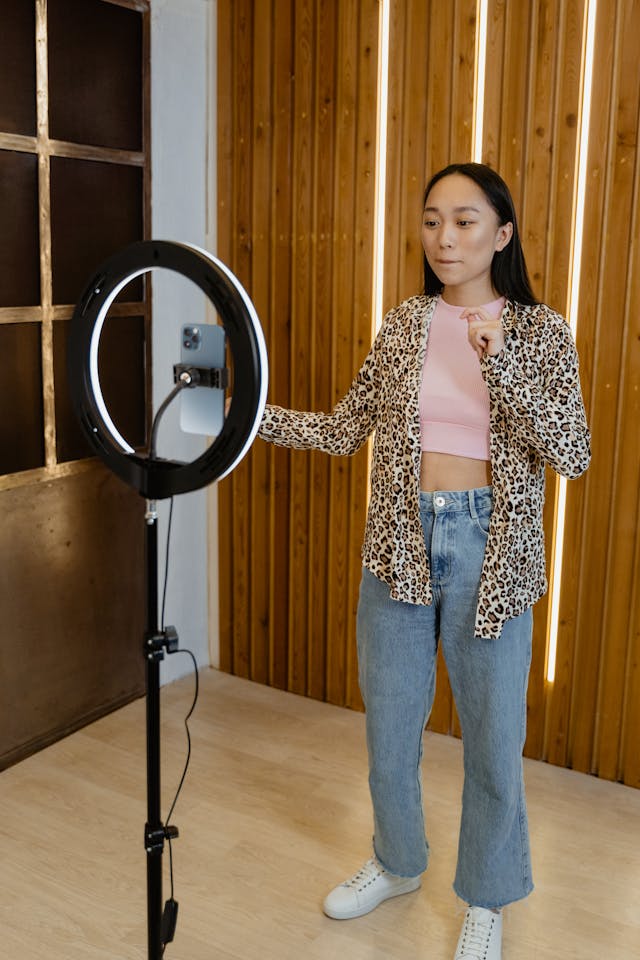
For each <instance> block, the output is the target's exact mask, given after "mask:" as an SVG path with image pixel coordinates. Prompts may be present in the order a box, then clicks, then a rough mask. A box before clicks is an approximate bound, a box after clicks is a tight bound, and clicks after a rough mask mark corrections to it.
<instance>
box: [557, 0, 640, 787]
mask: <svg viewBox="0 0 640 960" xmlns="http://www.w3.org/2000/svg"><path fill="white" fill-rule="evenodd" d="M639 35H640V6H639V5H638V3H637V2H635V0H616V2H611V3H607V4H605V3H601V4H600V5H599V9H598V20H597V24H596V32H595V38H596V39H595V64H594V85H593V108H592V119H591V130H590V146H589V160H588V168H587V200H586V203H585V234H584V247H583V267H582V275H581V279H582V283H581V289H580V315H579V326H578V348H579V350H580V354H581V358H582V382H583V387H584V392H585V399H586V402H587V405H588V413H589V419H590V423H591V428H592V433H593V463H592V466H591V468H590V470H589V472H588V474H587V475H586V477H585V481H584V483H582V482H580V483H578V484H576V485H574V484H570V487H569V500H568V514H567V537H568V543H569V551H568V555H567V557H566V562H565V565H564V570H563V592H562V608H561V629H560V636H559V657H558V673H557V679H556V683H555V684H554V686H553V688H551V689H550V690H549V697H548V701H549V702H548V716H547V737H546V743H545V756H546V757H547V758H548V759H549V760H551V761H553V762H554V763H559V764H562V765H567V766H571V767H573V768H575V769H578V770H584V771H589V772H592V773H597V774H598V775H600V776H602V777H605V778H607V779H620V780H623V781H624V782H625V783H627V784H630V785H633V786H636V787H638V786H640V697H639V694H640V686H639V682H638V681H639V671H638V666H639V663H640V592H639V590H638V582H639V578H640V433H639V426H638V424H639V423H640V319H639V317H640V286H639V283H640V276H639V274H640V263H639V260H638V256H639V254H638V250H639V246H638V240H639V237H638V230H639V223H638V193H639V190H640V168H639V166H640V160H639V155H638V147H637V143H638V117H639V111H640V75H639V73H638V67H637V38H638V36H639Z"/></svg>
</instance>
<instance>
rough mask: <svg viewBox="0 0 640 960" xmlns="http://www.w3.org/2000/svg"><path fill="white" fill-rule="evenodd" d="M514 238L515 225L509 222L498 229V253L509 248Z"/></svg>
mask: <svg viewBox="0 0 640 960" xmlns="http://www.w3.org/2000/svg"><path fill="white" fill-rule="evenodd" d="M512 236H513V224H512V223H511V221H510V220H509V221H508V223H503V224H501V226H499V227H498V233H497V236H496V253H499V252H500V250H504V248H505V247H506V246H507V244H508V243H509V241H510V240H511V237H512Z"/></svg>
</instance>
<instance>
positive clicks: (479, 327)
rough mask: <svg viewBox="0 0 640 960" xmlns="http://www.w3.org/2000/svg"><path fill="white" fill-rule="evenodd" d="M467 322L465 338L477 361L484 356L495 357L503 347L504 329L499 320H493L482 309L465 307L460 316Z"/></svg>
mask: <svg viewBox="0 0 640 960" xmlns="http://www.w3.org/2000/svg"><path fill="white" fill-rule="evenodd" d="M460 319H461V320H463V319H464V320H467V321H468V329H467V336H468V338H469V343H470V344H471V346H472V347H473V349H474V350H475V352H476V354H477V356H478V360H482V357H483V356H484V354H485V353H486V354H488V356H490V357H495V356H496V355H497V354H498V353H500V351H501V350H502V348H503V347H504V329H503V327H502V323H501V322H500V319H498V320H494V318H493V317H491V316H489V314H488V313H487V311H486V310H484V309H483V308H482V307H466V308H465V309H464V310H463V311H462V313H461V314H460Z"/></svg>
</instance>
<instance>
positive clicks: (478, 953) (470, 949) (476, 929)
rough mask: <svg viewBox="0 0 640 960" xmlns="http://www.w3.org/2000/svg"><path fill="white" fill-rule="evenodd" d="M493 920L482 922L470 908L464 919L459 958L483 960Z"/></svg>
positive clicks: (463, 959)
mask: <svg viewBox="0 0 640 960" xmlns="http://www.w3.org/2000/svg"><path fill="white" fill-rule="evenodd" d="M493 922H494V921H493V920H489V921H488V922H487V923H483V922H482V920H479V919H478V917H477V916H475V915H474V914H473V913H472V911H471V910H469V911H468V913H467V916H466V917H465V921H464V932H463V947H462V953H461V954H460V956H459V960H484V958H485V957H486V955H487V949H488V947H489V941H490V939H491V931H492V930H493Z"/></svg>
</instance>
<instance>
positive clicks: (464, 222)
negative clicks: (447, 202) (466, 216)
mask: <svg viewBox="0 0 640 960" xmlns="http://www.w3.org/2000/svg"><path fill="white" fill-rule="evenodd" d="M471 223H472V221H471V220H458V226H459V227H468V226H469V225H470V224H471Z"/></svg>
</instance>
